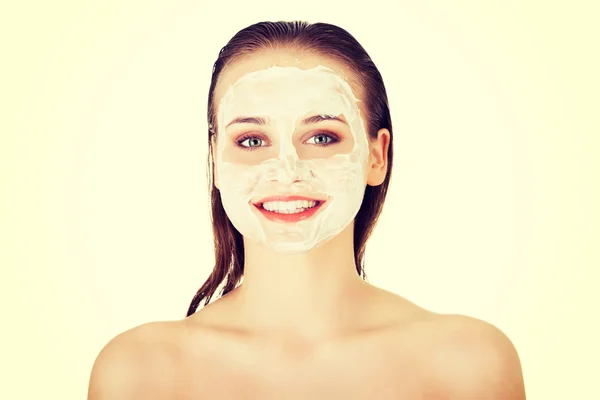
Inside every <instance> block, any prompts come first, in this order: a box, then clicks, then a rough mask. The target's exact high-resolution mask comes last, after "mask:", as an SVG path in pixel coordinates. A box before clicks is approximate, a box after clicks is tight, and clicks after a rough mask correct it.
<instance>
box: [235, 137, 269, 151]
mask: <svg viewBox="0 0 600 400" xmlns="http://www.w3.org/2000/svg"><path fill="white" fill-rule="evenodd" d="M264 142H265V141H264V140H263V139H261V138H259V137H255V136H251V137H247V138H241V139H240V140H238V141H237V142H236V143H237V145H238V146H239V147H241V148H242V149H244V150H255V149H256V148H257V147H261V146H263V145H264Z"/></svg>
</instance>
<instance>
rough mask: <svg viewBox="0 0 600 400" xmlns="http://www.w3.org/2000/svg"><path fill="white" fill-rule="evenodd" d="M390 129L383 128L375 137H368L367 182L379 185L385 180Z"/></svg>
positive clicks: (371, 184)
mask: <svg viewBox="0 0 600 400" xmlns="http://www.w3.org/2000/svg"><path fill="white" fill-rule="evenodd" d="M389 146H390V131H388V130H387V129H385V128H382V129H380V130H379V131H378V132H377V139H371V138H369V165H368V167H367V170H368V175H367V184H368V185H370V186H379V185H381V184H382V183H383V181H384V180H385V175H386V173H387V168H388V149H389Z"/></svg>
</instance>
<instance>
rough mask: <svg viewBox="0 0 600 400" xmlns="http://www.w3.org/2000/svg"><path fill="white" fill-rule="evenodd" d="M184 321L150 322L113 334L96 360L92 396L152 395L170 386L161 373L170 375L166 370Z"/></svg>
mask: <svg viewBox="0 0 600 400" xmlns="http://www.w3.org/2000/svg"><path fill="white" fill-rule="evenodd" d="M180 324H181V322H180V321H164V322H163V321H160V322H150V323H146V324H143V325H139V326H137V327H135V328H131V329H129V330H127V331H125V332H123V333H120V334H118V335H117V336H115V337H114V338H112V339H111V340H110V341H109V342H108V343H107V344H106V345H105V346H104V347H103V348H102V350H101V351H100V353H99V354H98V356H97V357H96V360H95V361H94V365H93V367H92V372H91V376H90V382H89V387H88V400H105V399H112V400H129V399H137V398H146V399H151V398H154V397H156V396H157V395H158V394H159V392H162V391H164V390H168V388H167V387H165V385H166V383H167V382H166V381H165V379H164V378H162V379H161V375H169V374H162V372H165V371H164V369H165V368H167V367H168V366H169V365H170V364H171V362H170V361H171V359H172V354H173V348H174V345H173V343H174V342H176V340H174V339H175V336H176V332H177V331H178V330H180V329H179V326H180ZM158 372H161V373H158Z"/></svg>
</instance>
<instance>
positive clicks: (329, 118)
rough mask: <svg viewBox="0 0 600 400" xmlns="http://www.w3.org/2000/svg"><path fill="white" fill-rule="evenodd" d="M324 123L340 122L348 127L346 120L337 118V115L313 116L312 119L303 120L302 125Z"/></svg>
mask: <svg viewBox="0 0 600 400" xmlns="http://www.w3.org/2000/svg"><path fill="white" fill-rule="evenodd" d="M323 121H338V122H341V123H342V124H346V125H348V123H347V122H346V121H345V120H344V119H342V118H340V117H336V116H335V115H330V114H318V115H313V116H312V117H308V118H305V119H303V120H302V124H303V125H308V124H316V123H319V122H323Z"/></svg>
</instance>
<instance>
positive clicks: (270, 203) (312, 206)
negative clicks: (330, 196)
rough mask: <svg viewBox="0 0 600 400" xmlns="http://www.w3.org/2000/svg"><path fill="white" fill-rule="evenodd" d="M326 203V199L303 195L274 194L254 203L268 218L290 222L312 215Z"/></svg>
mask: <svg viewBox="0 0 600 400" xmlns="http://www.w3.org/2000/svg"><path fill="white" fill-rule="evenodd" d="M324 203H326V200H324V199H311V198H307V197H303V196H272V197H268V198H265V199H261V200H260V201H258V202H256V203H252V204H253V205H254V206H255V207H256V209H257V210H258V211H260V213H261V214H262V215H263V216H264V217H266V218H267V219H268V220H271V221H274V222H284V223H290V222H299V221H303V220H306V219H308V218H310V217H312V216H313V215H315V214H316V212H317V211H318V210H320V209H321V208H322V206H323V204H324Z"/></svg>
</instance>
